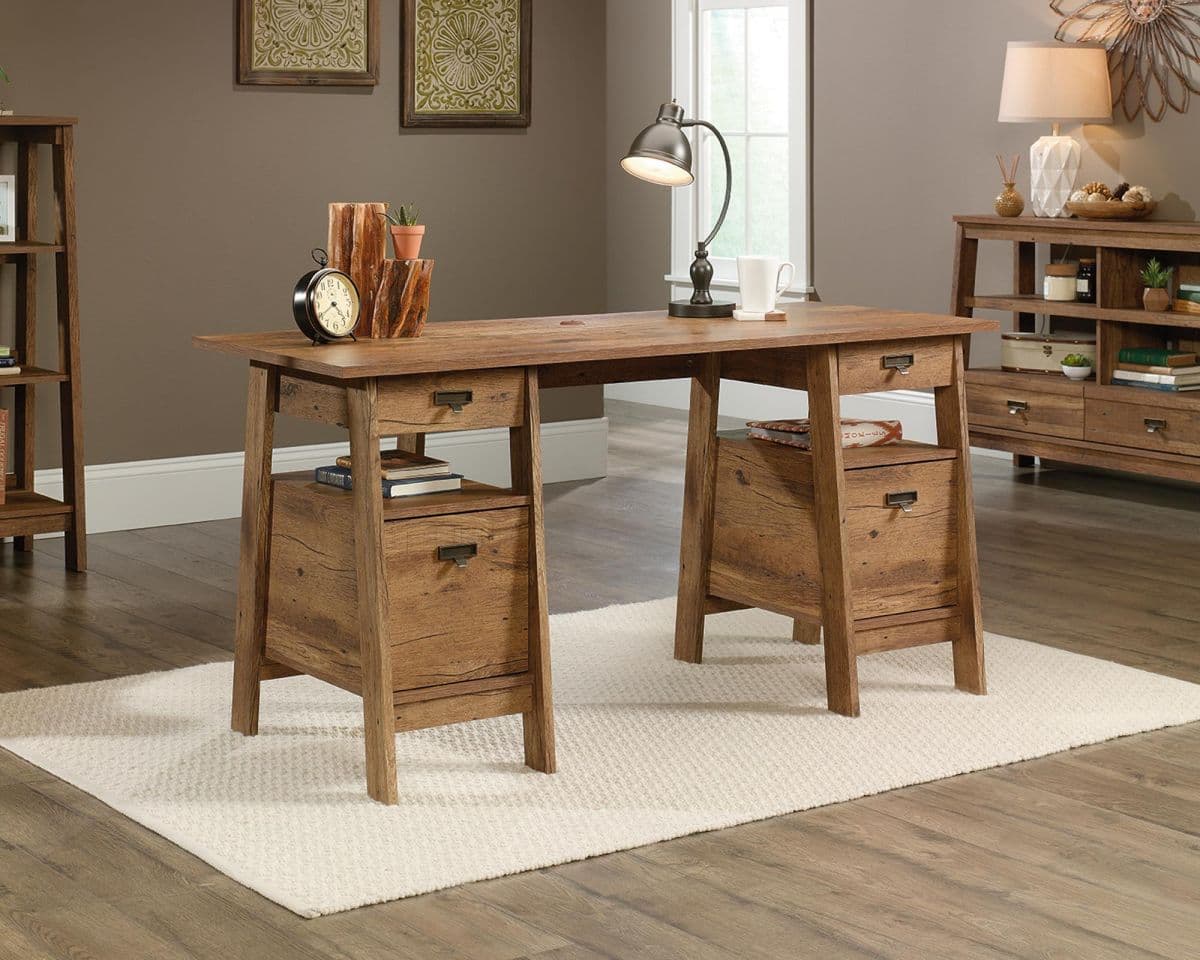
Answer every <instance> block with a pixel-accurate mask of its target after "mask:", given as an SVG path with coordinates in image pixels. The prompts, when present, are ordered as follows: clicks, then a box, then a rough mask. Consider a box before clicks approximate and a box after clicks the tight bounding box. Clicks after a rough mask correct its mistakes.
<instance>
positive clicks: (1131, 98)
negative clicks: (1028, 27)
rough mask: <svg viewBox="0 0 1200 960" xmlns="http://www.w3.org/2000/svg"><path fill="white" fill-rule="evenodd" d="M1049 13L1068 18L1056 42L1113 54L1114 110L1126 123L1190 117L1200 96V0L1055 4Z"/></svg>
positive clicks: (1055, 0)
mask: <svg viewBox="0 0 1200 960" xmlns="http://www.w3.org/2000/svg"><path fill="white" fill-rule="evenodd" d="M1050 9H1051V10H1053V11H1054V12H1055V13H1057V14H1058V15H1059V16H1061V17H1063V18H1064V19H1063V22H1062V23H1061V24H1060V25H1059V28H1058V30H1057V31H1056V32H1055V34H1054V36H1055V38H1056V39H1058V40H1063V41H1065V42H1068V43H1080V42H1097V43H1102V44H1104V46H1106V47H1107V48H1108V68H1109V72H1110V73H1111V75H1112V86H1113V105H1114V106H1116V105H1117V104H1120V106H1121V110H1122V112H1123V113H1124V114H1125V117H1126V119H1128V120H1133V119H1134V118H1135V117H1136V116H1137V115H1138V113H1140V112H1141V111H1142V110H1145V111H1146V115H1147V116H1148V117H1149V118H1150V119H1151V120H1155V121H1157V120H1161V119H1162V118H1163V114H1165V113H1166V112H1167V107H1168V106H1170V107H1171V108H1172V109H1174V110H1178V111H1179V112H1180V113H1186V112H1187V108H1188V101H1189V100H1190V99H1191V95H1192V94H1193V93H1197V94H1200V77H1196V76H1194V75H1193V68H1195V67H1200V0H1083V2H1081V0H1050Z"/></svg>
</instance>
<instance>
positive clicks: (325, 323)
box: [312, 272, 359, 337]
mask: <svg viewBox="0 0 1200 960" xmlns="http://www.w3.org/2000/svg"><path fill="white" fill-rule="evenodd" d="M358 310H359V306H358V291H357V290H356V289H355V288H354V284H353V283H352V282H351V280H350V278H349V277H347V276H346V275H345V274H343V273H335V272H331V273H327V274H325V276H323V277H321V279H320V280H318V281H317V285H316V287H315V288H314V289H313V292H312V312H313V318H314V319H315V320H316V322H317V325H318V326H319V327H320V328H321V330H322V332H323V333H325V334H326V335H327V336H330V337H344V336H347V335H348V334H350V333H351V332H352V331H353V330H354V327H355V325H356V324H357V323H358Z"/></svg>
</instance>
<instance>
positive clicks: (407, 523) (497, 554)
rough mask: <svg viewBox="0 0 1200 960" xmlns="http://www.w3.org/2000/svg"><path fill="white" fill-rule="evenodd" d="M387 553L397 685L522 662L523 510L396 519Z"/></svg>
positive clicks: (470, 675)
mask: <svg viewBox="0 0 1200 960" xmlns="http://www.w3.org/2000/svg"><path fill="white" fill-rule="evenodd" d="M383 553H384V563H385V569H386V571H387V578H388V606H389V615H388V629H389V632H390V635H391V641H392V676H393V682H394V687H395V689H396V690H410V689H413V688H417V687H432V686H437V685H439V684H443V683H456V682H458V681H460V680H479V679H482V678H484V677H495V676H503V675H505V674H510V673H522V672H524V671H525V670H526V669H527V668H528V665H529V511H528V510H527V509H526V508H525V507H513V508H510V509H505V510H481V511H478V512H476V513H458V514H449V515H446V516H440V517H420V518H416V519H412V520H396V521H392V522H389V523H386V524H385V525H384V534H383Z"/></svg>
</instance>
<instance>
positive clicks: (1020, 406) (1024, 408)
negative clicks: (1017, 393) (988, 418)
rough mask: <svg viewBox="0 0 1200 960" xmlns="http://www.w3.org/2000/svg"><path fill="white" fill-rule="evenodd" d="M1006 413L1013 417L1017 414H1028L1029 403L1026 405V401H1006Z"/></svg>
mask: <svg viewBox="0 0 1200 960" xmlns="http://www.w3.org/2000/svg"><path fill="white" fill-rule="evenodd" d="M1008 412H1009V414H1011V415H1012V416H1014V417H1015V416H1016V415H1017V414H1018V413H1028V412H1029V403H1028V401H1025V400H1009V401H1008Z"/></svg>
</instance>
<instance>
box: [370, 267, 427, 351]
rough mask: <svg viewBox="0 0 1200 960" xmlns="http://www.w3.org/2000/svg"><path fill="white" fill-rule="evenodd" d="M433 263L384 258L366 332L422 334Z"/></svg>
mask: <svg viewBox="0 0 1200 960" xmlns="http://www.w3.org/2000/svg"><path fill="white" fill-rule="evenodd" d="M433 264H434V261H433V260H385V261H384V262H383V270H382V272H381V273H380V276H379V286H378V288H377V289H376V290H375V295H374V297H373V301H374V306H373V309H372V313H371V318H370V322H369V324H367V327H366V333H365V336H368V337H377V338H380V339H395V338H397V337H419V336H420V335H421V331H422V330H423V329H424V328H425V319H426V318H427V317H428V316H429V287H430V284H431V283H432V280H433ZM360 326H361V325H360Z"/></svg>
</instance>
